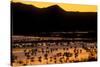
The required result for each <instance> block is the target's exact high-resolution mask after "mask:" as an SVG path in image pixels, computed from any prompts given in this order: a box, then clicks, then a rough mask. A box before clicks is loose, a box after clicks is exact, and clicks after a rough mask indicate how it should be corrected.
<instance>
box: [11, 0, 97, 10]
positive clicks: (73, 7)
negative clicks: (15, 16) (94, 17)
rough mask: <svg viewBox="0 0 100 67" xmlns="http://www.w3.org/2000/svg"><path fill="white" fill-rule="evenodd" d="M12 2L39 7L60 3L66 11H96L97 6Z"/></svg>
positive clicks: (19, 0)
mask: <svg viewBox="0 0 100 67" xmlns="http://www.w3.org/2000/svg"><path fill="white" fill-rule="evenodd" d="M12 2H21V3H24V4H28V5H34V6H36V7H39V8H46V7H49V6H52V5H55V4H56V5H59V6H60V7H61V8H63V9H64V10H66V11H79V12H96V11H97V7H96V6H95V5H79V4H65V3H50V2H34V1H23V0H12Z"/></svg>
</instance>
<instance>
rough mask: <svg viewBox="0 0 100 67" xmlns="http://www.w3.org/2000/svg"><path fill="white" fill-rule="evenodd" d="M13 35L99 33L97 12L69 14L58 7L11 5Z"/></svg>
mask: <svg viewBox="0 0 100 67" xmlns="http://www.w3.org/2000/svg"><path fill="white" fill-rule="evenodd" d="M11 22H12V34H13V35H17V34H22V35H30V34H34V33H35V32H66V31H76V30H78V31H90V30H93V31H97V13H96V12H69V11H65V10H63V9H62V8H61V7H59V6H58V5H53V6H50V7H47V8H38V7H36V6H32V5H26V4H22V3H13V2H12V3H11Z"/></svg>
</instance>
